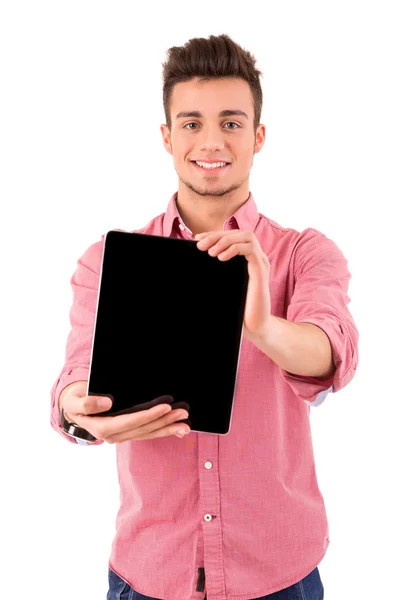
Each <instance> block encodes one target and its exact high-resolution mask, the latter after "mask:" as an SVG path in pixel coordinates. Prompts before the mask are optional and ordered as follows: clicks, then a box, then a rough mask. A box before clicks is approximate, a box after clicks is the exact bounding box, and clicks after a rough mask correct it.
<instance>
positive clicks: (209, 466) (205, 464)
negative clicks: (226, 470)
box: [204, 460, 212, 469]
mask: <svg viewBox="0 0 400 600" xmlns="http://www.w3.org/2000/svg"><path fill="white" fill-rule="evenodd" d="M204 466H205V468H206V469H211V468H212V463H210V461H209V460H208V461H207V462H206V463H204Z"/></svg>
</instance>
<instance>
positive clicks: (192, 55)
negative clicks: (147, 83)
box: [162, 34, 263, 133]
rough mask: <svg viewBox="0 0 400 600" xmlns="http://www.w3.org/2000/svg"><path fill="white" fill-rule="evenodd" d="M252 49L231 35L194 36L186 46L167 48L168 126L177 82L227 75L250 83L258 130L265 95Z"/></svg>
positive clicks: (165, 88)
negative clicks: (171, 102)
mask: <svg viewBox="0 0 400 600" xmlns="http://www.w3.org/2000/svg"><path fill="white" fill-rule="evenodd" d="M255 63H256V60H255V58H254V56H253V55H252V54H250V52H249V51H247V50H245V49H244V48H242V47H241V46H239V45H238V44H237V43H236V42H234V41H233V40H232V39H231V38H230V37H229V36H228V35H226V34H222V35H219V36H215V35H210V36H209V38H208V39H207V38H192V39H191V40H189V41H188V42H186V44H185V45H184V46H172V47H171V48H169V49H168V50H167V60H166V61H165V62H164V63H162V66H163V73H162V74H163V104H164V112H165V118H166V121H167V126H168V128H169V130H171V111H170V101H171V95H172V91H173V88H174V85H175V84H176V83H180V82H181V81H189V80H190V79H193V78H194V77H199V78H200V80H201V81H207V80H209V79H217V78H223V77H239V78H241V79H244V80H245V81H247V83H248V84H249V85H250V88H251V93H252V95H253V102H254V133H255V132H256V130H257V127H258V125H259V124H260V119H261V110H262V102H263V95H262V89H261V83H260V76H262V72H261V71H260V70H258V69H256V67H255Z"/></svg>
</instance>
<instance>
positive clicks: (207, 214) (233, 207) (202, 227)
mask: <svg viewBox="0 0 400 600" xmlns="http://www.w3.org/2000/svg"><path fill="white" fill-rule="evenodd" d="M236 191H237V190H236ZM249 195H250V192H249V191H247V194H244V195H243V194H241V197H240V198H239V197H238V196H237V195H236V196H235V197H232V196H230V194H226V195H224V196H200V195H198V194H190V195H188V194H185V195H182V193H181V192H180V191H179V192H178V195H177V197H176V206H177V209H178V212H179V214H180V216H181V218H182V220H183V222H184V223H185V225H186V227H188V228H189V229H190V231H192V233H193V236H195V235H196V234H197V233H203V232H205V231H221V230H223V228H224V223H225V221H227V220H228V219H229V218H230V217H232V215H234V214H235V213H236V211H237V210H238V209H239V208H240V207H241V206H242V205H243V204H244V203H245V202H247V200H248V198H249Z"/></svg>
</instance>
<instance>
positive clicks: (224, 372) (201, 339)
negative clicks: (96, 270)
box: [88, 230, 248, 434]
mask: <svg viewBox="0 0 400 600" xmlns="http://www.w3.org/2000/svg"><path fill="white" fill-rule="evenodd" d="M247 287H248V270H247V260H246V259H245V257H244V256H235V257H233V258H231V259H230V260H227V261H220V260H218V258H216V257H212V256H210V255H209V254H208V252H206V251H201V250H199V249H198V248H197V243H196V241H192V240H183V239H178V238H169V237H162V236H155V235H148V234H141V233H131V232H124V231H114V230H113V231H109V232H107V234H106V235H105V238H104V248H103V261H102V269H101V277H100V285H99V296H98V305H97V314H96V321H95V329H94V336H93V347H92V357H91V365H90V376H89V383H88V394H94V395H110V396H112V397H113V406H112V408H111V409H110V410H109V411H107V412H103V413H101V415H104V416H107V415H116V414H123V413H126V412H135V410H138V409H139V408H140V406H139V405H145V407H146V408H148V406H146V403H148V402H151V401H152V400H154V399H155V398H157V397H159V396H162V395H171V396H172V397H173V399H174V403H173V404H172V407H173V408H174V407H175V405H177V406H178V403H181V404H179V406H181V405H182V406H185V407H186V408H187V409H188V412H189V419H188V421H187V422H188V423H189V424H190V426H191V429H192V431H199V432H207V433H218V434H226V433H228V432H229V427H230V421H231V414H232V408H233V401H234V392H235V384H236V375H237V367H238V359H239V353H240V346H241V339H242V327H243V318H244V309H245V303H246V294H247ZM99 416H100V413H99Z"/></svg>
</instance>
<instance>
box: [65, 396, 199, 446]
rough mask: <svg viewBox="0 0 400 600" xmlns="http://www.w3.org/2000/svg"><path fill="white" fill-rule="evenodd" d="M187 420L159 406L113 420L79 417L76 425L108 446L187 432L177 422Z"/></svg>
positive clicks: (183, 416) (182, 414)
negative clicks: (108, 444)
mask: <svg viewBox="0 0 400 600" xmlns="http://www.w3.org/2000/svg"><path fill="white" fill-rule="evenodd" d="M187 417H188V413H187V411H185V410H171V406H169V405H159V406H156V407H154V408H152V409H150V410H144V411H141V412H139V413H133V414H129V415H120V416H114V417H85V416H84V415H79V416H78V417H77V419H76V422H77V424H78V425H80V426H81V427H83V428H85V429H87V430H88V431H90V433H92V434H93V435H94V436H95V437H96V438H97V439H103V440H104V441H106V442H108V443H116V442H121V441H126V440H133V439H134V440H136V439H149V438H150V437H161V436H163V435H164V436H165V435H173V434H174V433H175V431H176V430H178V429H184V430H186V431H190V428H188V426H187V425H184V424H180V423H176V421H179V420H182V419H185V418H187ZM165 427H167V428H168V427H169V429H168V430H165ZM161 429H164V431H162V432H159V431H158V430H161Z"/></svg>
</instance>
